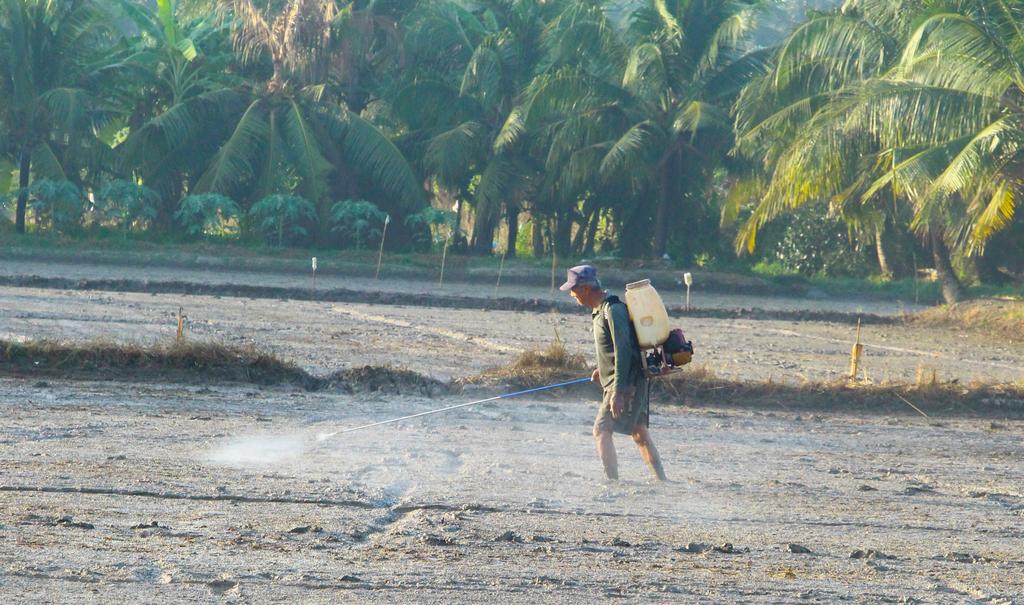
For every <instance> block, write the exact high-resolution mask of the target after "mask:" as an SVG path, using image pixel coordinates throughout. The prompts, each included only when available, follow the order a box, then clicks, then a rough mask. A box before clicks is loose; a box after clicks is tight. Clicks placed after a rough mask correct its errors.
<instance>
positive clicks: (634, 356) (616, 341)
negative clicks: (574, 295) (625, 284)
mask: <svg viewBox="0 0 1024 605" xmlns="http://www.w3.org/2000/svg"><path fill="white" fill-rule="evenodd" d="M592 319H593V324H594V345H595V346H596V348H597V369H598V370H599V371H600V372H601V387H602V388H604V389H605V390H608V389H612V390H616V389H619V388H620V387H635V386H638V385H639V384H640V383H641V382H642V381H643V380H644V371H643V362H642V360H641V359H640V345H639V343H638V342H637V339H636V332H635V331H634V329H633V323H632V322H631V321H630V319H629V309H627V308H626V304H625V303H624V302H622V301H620V300H619V299H618V298H617V297H615V296H612V295H610V294H609V295H607V296H605V298H604V300H603V301H601V305H600V306H599V307H597V308H596V309H594V311H593V316H592Z"/></svg>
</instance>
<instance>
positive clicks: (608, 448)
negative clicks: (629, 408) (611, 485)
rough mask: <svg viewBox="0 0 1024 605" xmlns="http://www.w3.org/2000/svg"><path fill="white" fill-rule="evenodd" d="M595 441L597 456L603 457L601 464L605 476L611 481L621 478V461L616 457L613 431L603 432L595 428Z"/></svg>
mask: <svg viewBox="0 0 1024 605" xmlns="http://www.w3.org/2000/svg"><path fill="white" fill-rule="evenodd" d="M594 441H595V442H596V443H597V455H598V456H600V457H601V464H603V465H604V474H605V475H607V477H608V478H609V479H612V480H618V478H619V459H618V458H617V457H616V455H615V442H614V441H612V432H611V431H602V430H600V429H598V428H597V427H594Z"/></svg>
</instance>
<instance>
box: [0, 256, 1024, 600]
mask: <svg viewBox="0 0 1024 605" xmlns="http://www.w3.org/2000/svg"><path fill="white" fill-rule="evenodd" d="M44 271H50V274H49V275H50V276H56V277H76V278H77V277H81V276H82V275H85V276H90V275H103V274H106V275H107V276H108V277H109V276H110V273H112V272H117V271H118V270H117V269H116V268H111V267H80V268H77V269H74V271H79V272H80V274H79V275H72V271H73V270H72V269H67V268H61V267H59V266H57V267H48V268H40V267H33V266H30V265H25V264H21V265H19V264H18V263H13V264H10V263H9V264H6V265H5V266H4V268H3V269H2V270H0V273H4V274H7V275H15V274H30V275H43V274H44ZM125 271H137V269H130V270H128V269H126V270H125ZM176 273H177V277H176V278H175V279H183V280H192V281H199V280H200V279H206V280H211V279H216V276H214V275H211V274H206V275H205V276H202V277H200V276H198V275H182V274H181V273H182V272H181V271H177V272H176ZM248 278H249V277H248V276H244V275H233V276H224V281H225V283H227V282H232V281H235V280H239V281H240V282H244V280H245V279H248ZM253 279H256V277H253ZM259 279H261V280H264V281H265V280H268V279H280V280H282V281H284V280H287V279H297V278H288V277H287V276H281V277H276V278H275V277H273V276H266V275H261V276H259ZM346 287H350V288H367V289H369V288H374V287H377V285H376V284H374V283H372V282H369V281H363V282H358V281H352V282H346ZM385 287H389V288H406V289H418V290H421V291H430V290H431V289H432V288H433V285H432V284H430V283H427V282H424V283H403V284H390V285H387V286H385ZM448 287H449V288H452V289H453V290H454V291H456V292H457V291H458V288H460V286H459V285H449V286H448ZM461 288H462V289H464V290H466V289H469V290H472V288H467V287H466V286H461ZM508 290H509V291H508V292H504V293H503V294H504V295H506V296H510V295H516V296H531V295H533V294H535V293H534V292H532V291H528V290H526V289H523V291H521V292H520V291H517V290H516V289H515V288H512V287H510V288H509V289H508ZM713 298H714V297H710V296H709V297H708V299H709V300H706V301H704V302H703V303H702V304H705V305H709V306H710V305H713V304H717V305H719V306H722V307H729V306H758V307H765V306H766V305H770V304H778V305H808V306H819V307H821V308H824V307H833V308H841V309H845V310H848V311H849V312H851V313H853V312H857V311H858V309H857V307H858V306H860V305H858V304H857V303H856V302H842V303H838V302H828V303H819V302H809V301H776V302H773V301H771V300H769V299H760V300H749V299H743V298H742V297H733V298H728V297H719V298H717V299H714V300H711V299H713ZM179 306H182V307H184V309H185V313H186V314H187V315H188V318H189V320H188V325H187V334H188V337H189V338H192V339H211V340H220V341H224V342H229V343H241V342H255V343H257V344H259V345H260V346H262V347H264V348H267V349H269V350H271V351H273V352H275V353H277V354H278V355H280V356H281V357H284V358H286V359H289V360H292V361H295V362H296V363H298V364H299V365H301V366H303V367H305V368H307V369H309V370H310V371H312V372H315V373H322V374H326V373H328V372H330V371H332V370H335V369H340V368H346V367H356V366H362V365H367V364H370V365H379V364H393V365H395V366H399V367H404V368H408V369H412V370H415V371H418V372H421V373H423V374H427V375H431V376H434V377H436V378H439V379H451V378H456V377H462V376H467V375H471V374H474V373H476V372H480V371H483V370H485V369H487V368H490V367H495V366H500V365H504V364H506V363H508V361H509V360H510V359H511V358H512V357H514V356H515V354H516V353H518V352H520V351H522V350H526V349H532V348H538V347H543V346H545V345H546V344H547V343H549V342H550V341H551V339H552V338H553V336H554V334H555V331H556V329H557V332H558V334H559V336H560V337H561V338H562V339H563V340H565V341H566V343H567V346H568V347H569V348H570V349H572V350H576V351H583V352H589V350H590V346H592V345H591V344H590V340H589V338H590V336H589V334H588V332H587V330H588V326H589V316H588V315H587V314H586V313H585V312H583V311H580V312H579V313H525V312H524V313H516V312H508V311H486V312H484V311H479V310H472V309H443V308H436V307H430V306H423V307H399V306H381V305H378V306H374V305H365V304H337V303H320V302H300V301H282V300H267V299H239V298H230V297H216V296H189V295H168V294H161V295H149V294H135V293H112V292H109V293H108V292H84V291H75V290H43V289H31V288H11V287H5V288H0V326H2V327H0V338H3V339H8V340H12V339H22V338H61V339H70V340H90V339H97V338H99V339H112V340H119V341H133V342H166V340H167V339H169V338H171V337H172V336H173V333H174V329H175V321H174V318H173V315H174V314H175V313H176V311H177V309H178V307H179ZM860 310H863V308H862V309H860ZM868 312H872V313H876V314H887V313H892V314H895V313H898V312H899V309H898V307H897V305H889V306H886V305H882V304H879V303H875V306H873V307H872V309H871V311H868ZM676 321H677V323H679V324H680V325H682V326H683V327H684V328H685V329H686V332H687V335H688V336H689V337H690V338H693V339H694V340H695V342H696V344H697V347H698V355H699V356H698V360H699V361H698V363H699V364H701V365H703V366H704V367H705V369H707V370H709V371H711V372H714V373H715V374H716V375H718V376H721V377H727V378H736V379H750V380H766V379H768V378H771V379H772V380H776V381H786V382H793V383H799V382H800V381H803V380H828V379H831V378H835V377H836V376H838V375H840V374H841V373H842V372H843V371H844V370H845V368H846V366H847V363H848V354H849V350H850V345H851V340H852V336H853V327H852V326H851V325H847V324H845V323H823V322H810V321H800V322H796V321H775V320H758V321H754V320H750V319H694V318H676ZM863 339H864V341H865V342H866V343H867V345H868V348H867V351H866V357H865V364H864V365H865V369H866V371H867V373H868V378H869V379H871V380H874V381H885V380H903V381H908V380H913V379H914V376H915V374H916V373H917V372H918V368H923V369H924V370H925V371H927V372H929V373H930V372H931V371H932V370H934V371H935V373H936V375H937V376H938V377H939V378H940V379H941V380H953V379H956V380H959V381H961V382H963V383H968V382H971V381H998V382H1008V381H1020V380H1022V379H1024V351H1022V350H1021V347H1019V346H1014V345H1010V344H1006V343H1000V342H997V341H993V340H991V339H988V340H981V339H978V338H974V337H970V336H968V335H964V334H958V333H951V332H948V331H942V330H924V331H922V330H911V329H909V328H906V327H903V326H901V325H898V324H896V325H872V326H865V328H864V333H863ZM489 394H490V393H475V392H467V393H462V394H459V395H446V396H441V397H436V398H433V399H431V398H424V397H419V396H409V395H395V394H390V393H374V394H369V395H346V394H342V393H335V392H330V391H321V392H306V391H302V390H300V389H297V388H290V387H289V388H285V387H274V388H258V387H251V386H238V385H234V386H232V385H223V384H191V385H180V384H159V383H124V382H118V381H109V380H108V381H102V382H100V381H96V382H83V381H65V380H54V379H51V378H46V379H44V380H37V379H33V378H27V379H26V378H22V379H13V378H7V379H0V410H2V411H0V602H3V603H8V602H10V603H46V602H70V603H111V602H122V603H184V602H201V603H205V602H210V603H270V602H280V603H299V602H301V603H339V602H352V603H463V602H465V603H476V602H480V603H490V602H496V601H501V602H504V603H538V602H564V603H580V604H582V603H592V602H595V601H603V600H606V599H607V600H612V601H613V602H614V601H619V602H663V603H678V602H694V603H703V602H723V603H735V602H743V603H807V602H861V603H880V602H888V603H965V602H977V603H1024V597H1022V595H1024V530H1022V526H1024V524H1022V522H1024V492H1022V485H1024V462H1022V457H1021V454H1022V446H1024V439H1022V433H1024V422H1022V421H1020V420H1012V419H1004V418H1000V417H996V416H993V417H986V418H938V417H931V418H922V417H920V416H917V415H916V414H914V412H913V411H911V410H909V409H908V408H907V407H906V406H905V405H903V404H901V403H900V402H893V407H892V410H891V413H880V414H871V415H863V414H853V413H848V412H844V411H841V410H836V411H831V412H827V413H826V412H815V413H802V414H796V413H793V412H788V411H786V410H785V407H784V404H785V402H780V407H779V409H778V410H749V411H748V410H742V409H737V408H735V407H725V406H723V407H716V406H715V403H716V402H714V401H707V402H702V403H703V404H704V406H702V407H701V408H699V409H694V408H688V407H682V406H673V405H666V404H662V405H657V406H656V408H655V411H654V417H653V419H652V434H653V436H654V438H655V440H656V442H657V444H658V447H659V449H660V450H661V453H662V455H663V457H664V458H665V466H666V469H667V472H668V473H669V476H670V478H671V479H672V480H671V481H670V482H669V483H666V484H656V483H653V482H650V481H649V480H648V478H647V473H646V469H644V468H643V467H642V465H641V463H640V462H639V459H638V456H637V455H636V452H635V448H634V447H633V445H632V443H629V442H628V439H620V440H619V441H617V444H618V446H619V452H620V461H621V465H622V469H621V471H622V473H621V474H622V476H623V477H624V478H625V479H624V480H623V481H621V482H619V483H615V484H609V483H606V482H605V481H604V480H603V479H602V473H601V470H600V464H599V463H598V462H597V460H596V456H595V454H594V452H593V446H592V443H591V438H590V435H589V427H590V423H591V421H592V418H593V414H594V411H595V406H596V403H595V402H594V401H593V399H592V397H590V396H588V395H586V394H579V395H573V396H569V397H564V396H563V397H540V396H534V397H531V398H526V399H520V400H515V399H514V400H508V401H504V402H499V403H494V404H487V405H484V406H478V407H472V408H466V409H463V410H459V411H457V412H454V413H452V414H449V415H438V416H429V417H425V418H420V419H416V420H412V421H409V422H405V423H401V424H396V425H389V426H385V427H380V428H378V429H374V430H370V431H362V432H355V433H350V434H346V435H339V436H338V437H336V438H334V439H331V440H328V441H326V442H323V443H317V442H316V440H315V435H316V434H317V433H319V432H322V431H328V430H334V429H336V428H340V427H347V426H355V425H359V424H362V423H366V422H371V421H374V420H379V419H384V418H389V417H393V416H401V415H406V414H412V413H417V412H421V411H425V410H428V409H431V408H437V407H442V406H445V405H452V404H456V403H460V402H463V401H468V400H470V399H474V398H477V396H479V397H484V396H487V395H489ZM594 395H595V396H596V393H595V394H594ZM720 403H728V402H720ZM801 547H802V548H801ZM804 549H806V550H807V551H809V552H803V550H804ZM794 551H796V552H794Z"/></svg>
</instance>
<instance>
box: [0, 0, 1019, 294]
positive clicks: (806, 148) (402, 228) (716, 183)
mask: <svg viewBox="0 0 1024 605" xmlns="http://www.w3.org/2000/svg"><path fill="white" fill-rule="evenodd" d="M0 56H2V57H3V59H4V60H3V62H2V63H0V136H2V137H3V138H2V140H0V195H4V196H5V201H6V202H7V205H8V206H9V208H10V211H11V214H12V218H13V222H14V226H15V229H16V230H17V231H19V232H23V231H25V230H26V229H29V230H33V229H35V230H51V231H66V232H72V231H76V230H77V231H82V230H86V231H87V230H88V229H112V228H113V229H119V230H122V231H123V232H124V233H125V234H126V236H127V235H128V234H129V233H131V232H133V231H139V230H150V231H157V232H170V233H177V234H180V235H181V236H182V237H208V236H218V235H223V234H232V233H235V234H237V233H248V234H255V235H257V236H259V237H263V238H265V239H266V240H267V241H268V242H271V243H275V244H276V245H284V244H297V245H327V244H338V245H354V246H360V245H366V244H367V243H368V242H369V240H371V239H373V238H374V237H375V236H376V235H377V234H378V233H379V231H380V229H381V228H382V226H383V222H384V221H385V220H388V221H389V223H390V226H389V227H388V228H389V229H394V230H396V232H389V233H394V235H393V236H390V237H391V241H392V242H395V243H397V244H399V245H407V246H430V245H431V242H432V241H436V240H437V239H438V238H441V239H450V241H452V242H454V244H455V245H456V246H458V247H462V248H464V249H466V250H467V251H476V252H480V253H492V252H494V251H495V250H494V242H495V241H496V235H497V234H498V233H501V234H502V237H503V238H504V241H505V242H506V243H505V246H507V247H506V248H505V249H503V250H499V251H497V252H498V253H506V254H511V255H515V254H516V252H517V251H522V250H526V251H529V252H531V253H533V254H535V255H545V254H550V253H551V252H552V251H555V252H557V253H558V254H560V255H562V256H566V255H587V256H590V255H594V254H598V253H615V254H618V255H621V256H627V257H655V258H661V257H663V256H670V257H671V258H674V259H676V260H678V261H680V262H683V263H694V262H696V263H700V264H703V263H716V262H719V263H721V262H736V261H735V260H734V259H736V258H739V259H748V260H747V261H745V262H753V260H750V259H761V260H766V261H771V260H773V259H775V260H778V259H781V260H782V262H783V263H784V264H788V265H789V266H791V267H793V268H796V269H799V270H803V271H806V272H809V273H811V272H822V271H824V272H829V271H831V272H842V271H844V270H845V271H850V270H852V269H851V267H856V266H864V267H866V268H865V269H864V271H867V272H873V273H879V274H881V275H882V276H884V277H887V278H892V277H901V276H905V275H907V274H909V273H911V272H913V271H914V270H916V269H917V265H918V264H920V265H921V266H931V267H934V269H935V271H936V272H937V274H938V277H939V279H940V280H941V281H942V283H943V293H944V295H945V296H946V298H947V300H955V299H957V298H958V297H959V296H961V295H962V293H961V286H960V278H962V277H965V276H969V277H971V278H974V279H980V280H982V281H986V282H993V283H997V282H1004V281H1006V280H1009V279H1012V278H1013V277H1014V276H1015V275H1018V276H1019V273H1020V272H1021V270H1022V269H1024V267H1022V265H1024V249H1022V244H1021V238H1020V237H1019V235H1020V234H1021V232H1022V229H1021V227H1020V221H1019V220H1018V219H1015V216H1014V212H1015V209H1016V206H1017V200H1018V199H1019V197H1020V191H1019V190H1020V186H1021V166H1022V165H1024V164H1022V161H1021V160H1022V157H1021V154H1020V145H1021V142H1022V140H1024V109H1022V107H1024V7H1022V4H1021V3H1019V2H1006V1H1005V0H961V1H954V2H950V3H942V4H941V5H939V4H936V3H934V2H928V1H924V0H846V1H845V2H843V3H841V4H838V5H837V4H836V3H835V2H830V1H828V0H819V1H814V0H778V1H775V2H772V1H759V0H609V1H600V0H547V1H545V2H537V1H532V0H357V1H344V0H179V1H178V2H175V1H174V0H102V1H100V0H63V1H62V2H52V1H47V0H0ZM521 228H525V229H528V233H527V232H522V231H521ZM919 258H920V260H918V259H919Z"/></svg>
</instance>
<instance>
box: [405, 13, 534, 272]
mask: <svg viewBox="0 0 1024 605" xmlns="http://www.w3.org/2000/svg"><path fill="white" fill-rule="evenodd" d="M543 15H544V9H543V8H542V7H541V6H540V5H538V4H537V3H536V2H533V1H530V0H492V1H489V2H484V3H483V5H482V7H481V9H480V10H479V11H478V12H475V13H474V12H470V11H467V10H466V9H464V8H463V7H462V6H461V5H460V4H459V3H457V2H453V1H443V2H436V3H425V4H424V5H422V6H420V7H419V8H418V9H417V10H415V11H413V12H412V13H411V14H410V15H408V16H407V18H406V19H405V21H404V22H403V28H404V30H405V31H406V41H407V49H406V53H407V56H408V60H409V63H410V64H409V66H408V67H407V72H406V73H407V74H408V75H409V76H410V77H408V78H407V81H406V82H405V83H404V85H403V86H402V87H401V88H399V89H398V90H397V91H396V93H395V94H394V95H393V98H392V105H393V108H394V112H395V114H396V115H397V116H398V117H399V118H400V119H401V120H402V121H403V122H404V123H405V124H406V125H407V126H408V127H409V129H410V132H409V133H408V134H407V135H406V137H405V138H406V139H407V140H409V141H410V142H416V143H418V144H417V145H416V146H417V147H418V149H419V153H418V155H419V156H420V158H421V163H422V165H423V170H424V172H426V173H427V174H428V175H429V176H430V177H431V178H433V179H434V180H436V182H437V185H438V186H439V187H441V188H443V189H444V190H445V191H447V192H451V193H453V194H454V195H455V196H456V197H457V198H459V199H460V200H461V199H462V198H463V197H464V196H466V195H467V194H468V193H469V191H470V189H471V188H472V191H473V194H472V196H471V199H472V201H473V206H474V210H475V216H474V227H473V241H472V244H471V246H472V247H473V248H474V249H476V250H477V251H480V252H486V253H489V252H490V250H491V240H492V237H493V233H494V229H495V227H496V225H497V222H498V220H499V217H500V215H501V214H502V210H504V215H505V217H506V220H507V222H508V229H509V233H508V249H507V253H508V254H509V255H510V256H514V255H515V241H516V237H517V233H518V220H519V213H520V210H521V208H522V205H523V203H524V198H525V197H527V195H528V193H529V188H530V186H529V185H530V178H529V177H530V176H531V175H532V172H533V171H532V170H531V168H530V167H529V166H528V165H527V162H526V161H525V158H524V157H523V153H522V148H521V147H514V146H506V147H504V148H502V149H500V150H497V149H496V148H495V145H494V142H495V139H496V137H497V136H498V134H499V133H500V132H501V129H502V126H503V125H504V123H505V122H506V120H507V119H508V117H509V115H510V114H511V112H512V111H513V109H514V108H515V105H516V103H517V101H518V99H519V94H520V92H521V91H522V90H523V88H524V87H525V85H526V84H527V83H528V82H529V80H530V78H531V77H532V76H533V74H534V72H535V70H536V68H537V65H538V63H539V60H540V58H541V52H540V48H539V44H538V41H539V38H540V34H541V31H542V28H543ZM460 203H461V202H460Z"/></svg>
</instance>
